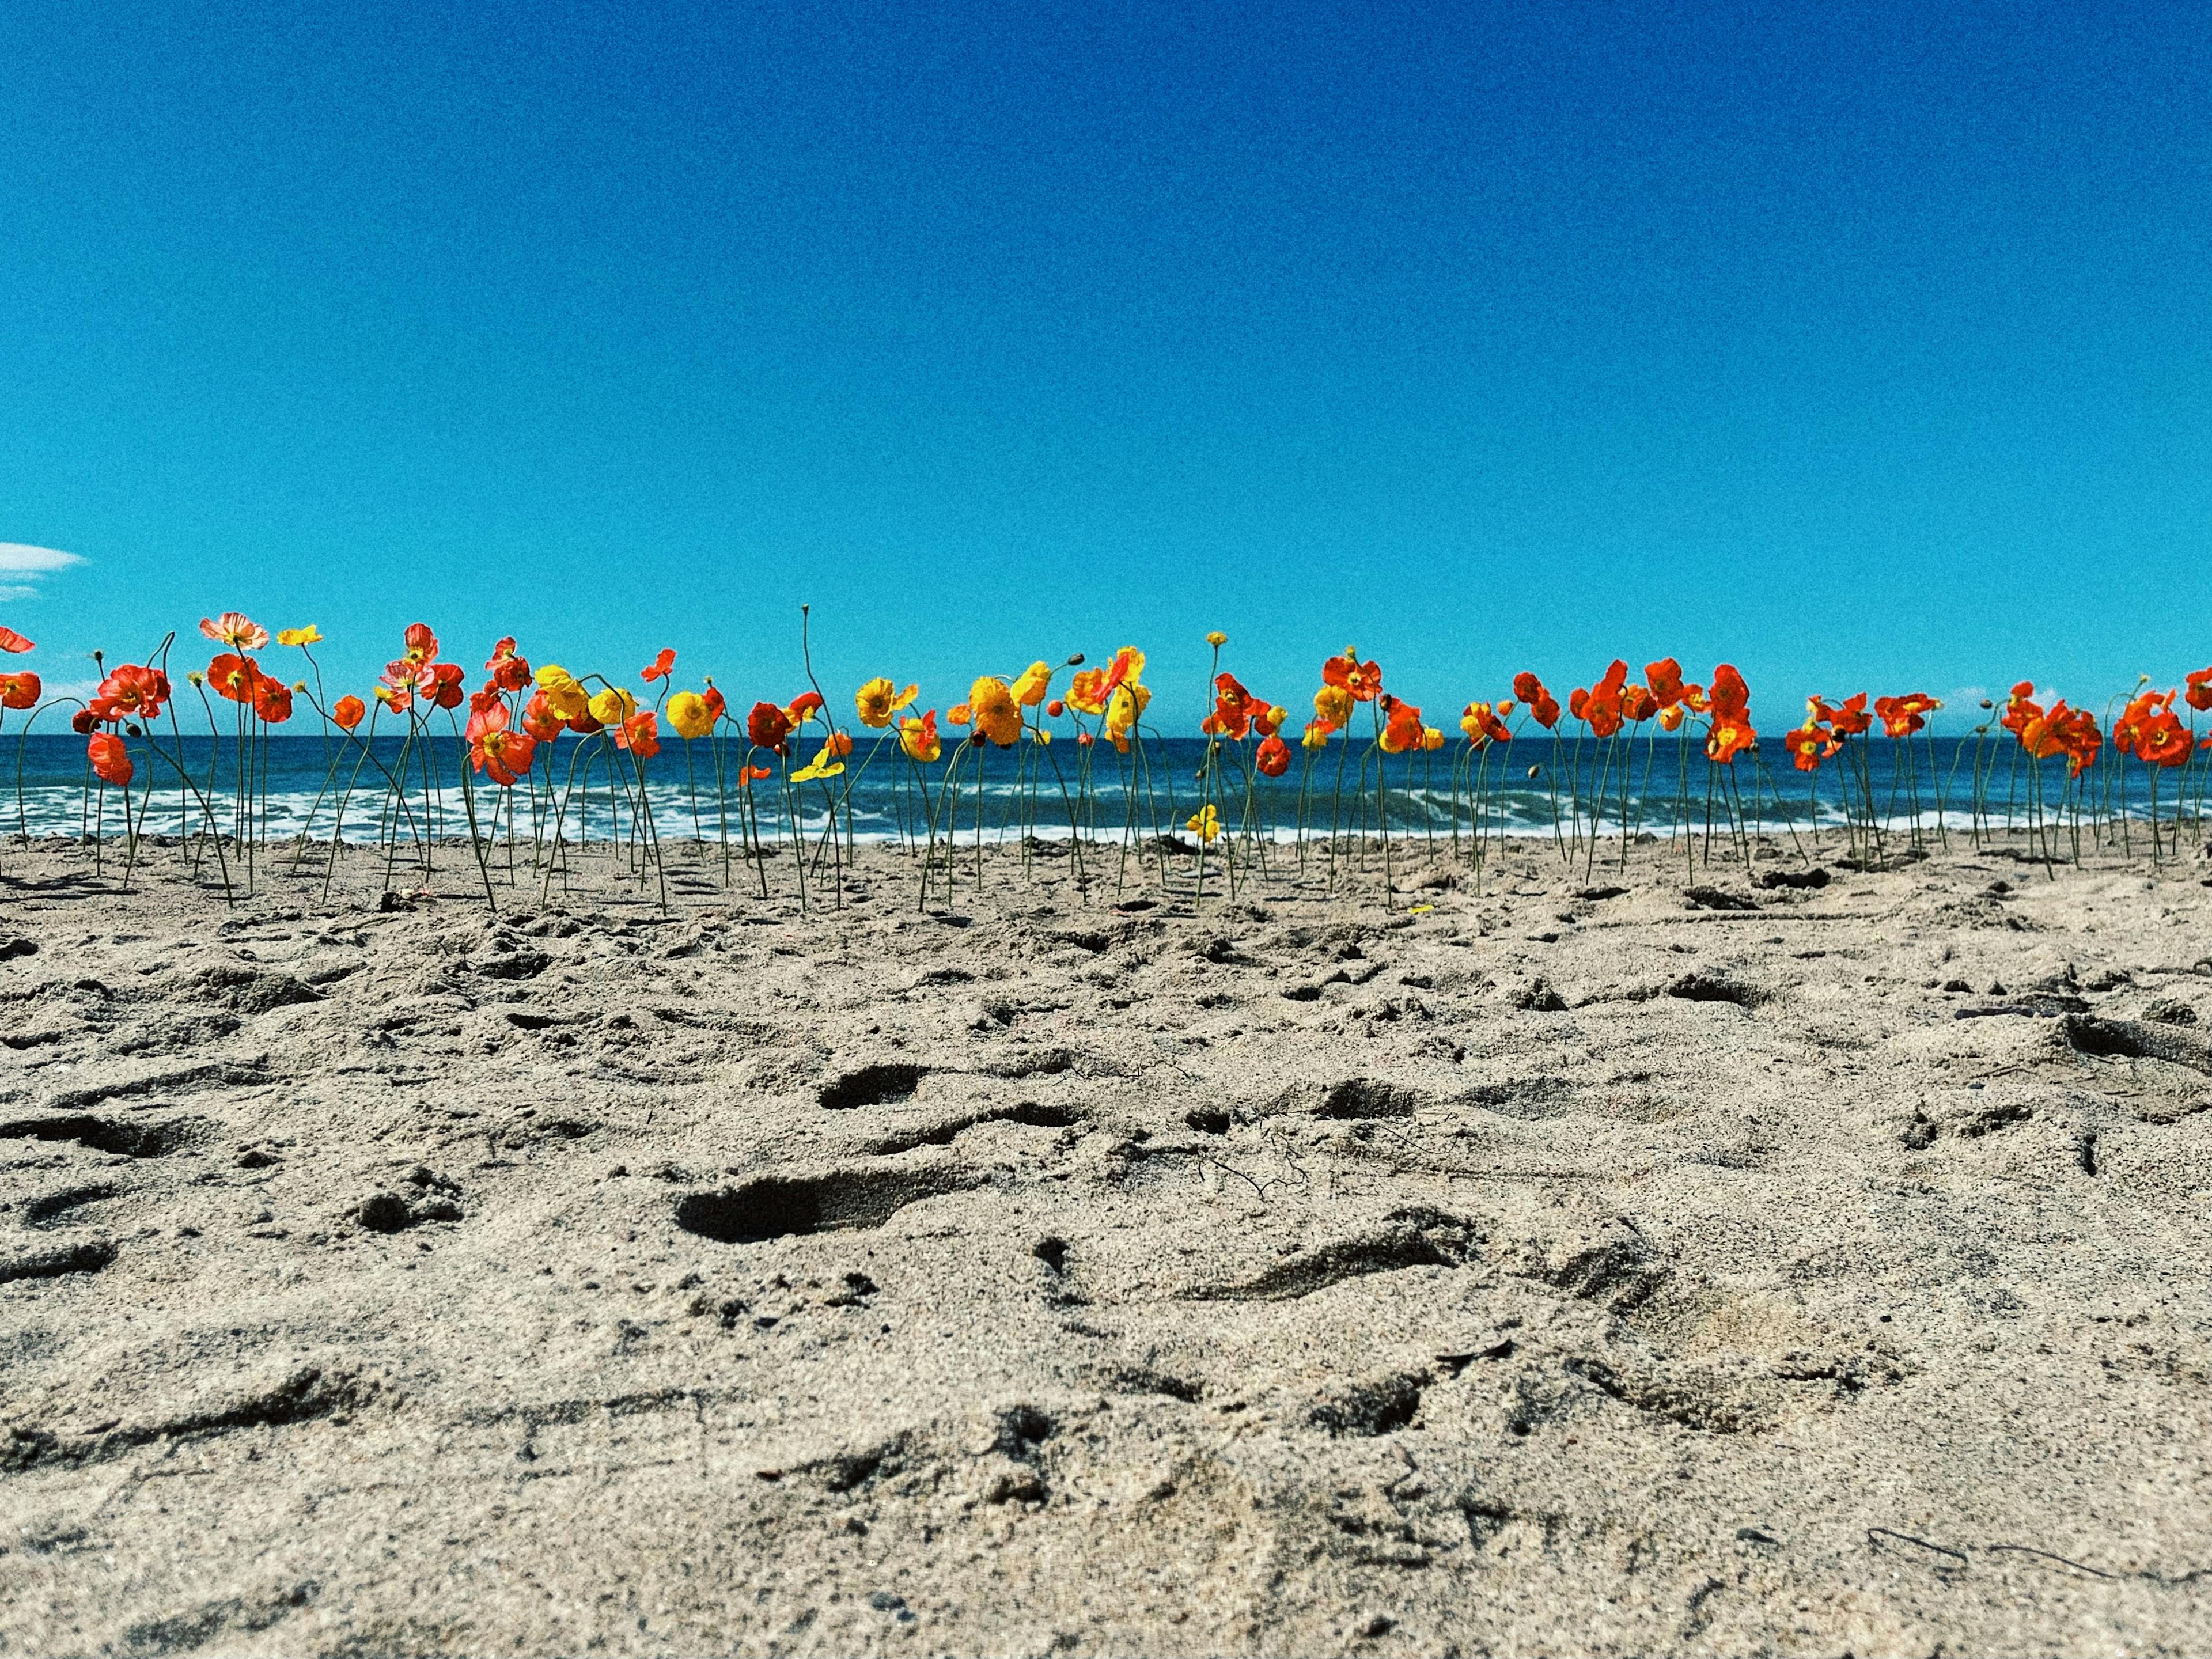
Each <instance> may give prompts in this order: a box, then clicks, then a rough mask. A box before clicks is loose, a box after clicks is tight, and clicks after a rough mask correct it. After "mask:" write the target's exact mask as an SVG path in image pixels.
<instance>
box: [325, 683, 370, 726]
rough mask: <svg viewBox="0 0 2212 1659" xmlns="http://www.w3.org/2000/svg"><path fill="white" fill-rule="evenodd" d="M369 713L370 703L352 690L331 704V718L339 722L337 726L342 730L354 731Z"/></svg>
mask: <svg viewBox="0 0 2212 1659" xmlns="http://www.w3.org/2000/svg"><path fill="white" fill-rule="evenodd" d="M367 714H368V704H367V703H365V702H362V700H361V699H360V698H359V697H356V696H354V695H353V694H352V693H351V692H348V693H347V694H346V695H345V696H343V697H340V698H339V699H338V700H337V702H335V703H333V704H331V719H332V720H335V721H337V728H338V730H339V731H341V732H350V731H352V730H353V729H354V727H355V726H359V725H360V724H361V723H362V719H363V718H364V717H366V716H367Z"/></svg>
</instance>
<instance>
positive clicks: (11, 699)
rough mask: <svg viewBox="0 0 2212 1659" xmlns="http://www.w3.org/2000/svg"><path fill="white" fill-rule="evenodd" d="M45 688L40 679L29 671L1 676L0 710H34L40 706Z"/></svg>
mask: <svg viewBox="0 0 2212 1659" xmlns="http://www.w3.org/2000/svg"><path fill="white" fill-rule="evenodd" d="M45 689H46V688H45V687H44V686H43V685H41V684H40V682H39V677H38V676H37V675H36V674H33V673H32V672H31V671H29V670H28V669H25V670H23V671H21V672H20V673H15V674H0V708H35V707H36V706H37V704H38V701H39V696H40V693H41V692H42V691H43V690H45Z"/></svg>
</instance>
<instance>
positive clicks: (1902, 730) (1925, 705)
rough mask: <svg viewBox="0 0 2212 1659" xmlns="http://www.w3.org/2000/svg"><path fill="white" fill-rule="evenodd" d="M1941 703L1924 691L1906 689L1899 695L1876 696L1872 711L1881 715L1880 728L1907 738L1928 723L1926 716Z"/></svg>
mask: <svg viewBox="0 0 2212 1659" xmlns="http://www.w3.org/2000/svg"><path fill="white" fill-rule="evenodd" d="M1942 706H1943V705H1942V702H1940V701H1938V700H1937V699H1936V698H1934V697H1931V696H1929V695H1928V694H1927V693H1926V692H1925V691H1908V692H1906V693H1905V696H1901V697H1876V698H1875V700H1874V712H1875V714H1879V715H1881V729H1882V730H1883V731H1884V732H1887V734H1888V735H1889V736H1891V737H1893V738H1909V737H1911V735H1912V734H1913V733H1914V732H1917V731H1919V730H1920V729H1921V728H1922V727H1923V726H1926V725H1927V724H1928V720H1927V716H1928V715H1929V714H1930V713H1931V712H1933V711H1934V710H1936V709H1938V708H1942Z"/></svg>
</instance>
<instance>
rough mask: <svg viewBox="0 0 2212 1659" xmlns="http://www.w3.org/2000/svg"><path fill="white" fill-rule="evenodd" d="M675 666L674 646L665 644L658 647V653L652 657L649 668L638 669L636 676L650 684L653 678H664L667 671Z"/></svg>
mask: <svg viewBox="0 0 2212 1659" xmlns="http://www.w3.org/2000/svg"><path fill="white" fill-rule="evenodd" d="M675 666H676V647H674V646H672V645H665V646H663V647H661V648H660V654H659V656H657V657H655V658H654V659H653V665H652V666H651V667H650V668H641V669H639V670H638V671H637V677H638V678H640V679H641V680H643V681H645V682H646V683H647V684H652V682H653V681H654V680H665V679H666V678H668V675H669V671H670V670H671V669H673V668H674V667H675Z"/></svg>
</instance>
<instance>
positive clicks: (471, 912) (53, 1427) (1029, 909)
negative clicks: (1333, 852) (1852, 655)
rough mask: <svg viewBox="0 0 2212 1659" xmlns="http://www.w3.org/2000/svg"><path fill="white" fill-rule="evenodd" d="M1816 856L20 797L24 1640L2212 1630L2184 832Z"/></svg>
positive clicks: (1370, 1639) (2195, 991)
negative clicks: (116, 836)
mask: <svg viewBox="0 0 2212 1659" xmlns="http://www.w3.org/2000/svg"><path fill="white" fill-rule="evenodd" d="M1781 851H1786V848H1785V849H1781ZM1781 851H1778V853H1777V854H1776V856H1775V857H1774V858H1773V859H1772V860H1771V861H1766V862H1763V863H1762V864H1761V866H1759V869H1760V872H1762V873H1765V872H1772V871H1787V872H1790V873H1791V874H1792V875H1793V877H1794V878H1796V879H1798V880H1802V881H1817V882H1818V883H1819V884H1807V885H1788V884H1776V885H1760V884H1756V882H1755V881H1754V880H1753V879H1751V878H1747V877H1746V876H1745V875H1744V874H1743V873H1742V872H1730V871H1729V870H1728V869H1726V868H1717V869H1715V870H1713V871H1711V872H1705V871H1700V872H1699V876H1698V878H1697V879H1696V882H1695V884H1694V887H1693V888H1692V889H1691V890H1687V891H1686V887H1690V884H1688V883H1687V882H1686V878H1685V877H1684V876H1683V874H1682V872H1681V871H1680V867H1679V866H1678V865H1675V864H1674V863H1673V862H1671V861H1670V860H1669V859H1668V855H1667V852H1666V849H1665V848H1637V849H1635V856H1634V859H1633V860H1632V863H1631V865H1630V866H1629V868H1628V870H1627V871H1626V873H1625V874H1623V873H1621V872H1619V871H1618V870H1617V869H1615V870H1613V871H1611V872H1608V869H1607V866H1608V865H1609V864H1611V863H1612V861H1613V860H1612V858H1611V855H1610V852H1609V850H1608V851H1607V854H1605V855H1602V856H1601V858H1600V859H1599V860H1598V862H1597V866H1596V868H1595V871H1593V872H1585V871H1584V870H1583V869H1582V868H1579V867H1578V868H1577V869H1576V870H1575V871H1573V872H1567V871H1565V870H1564V869H1563V868H1562V866H1561V865H1560V862H1559V859H1558V857H1557V855H1556V854H1554V853H1553V851H1552V849H1551V848H1549V846H1548V845H1547V844H1544V843H1541V842H1529V843H1526V844H1522V845H1517V846H1516V847H1515V848H1512V849H1511V850H1510V852H1509V853H1508V854H1505V855H1504V856H1503V857H1501V858H1496V859H1493V860H1492V861H1491V864H1490V866H1489V868H1488V870H1487V871H1486V874H1485V878H1484V882H1483V885H1482V890H1481V891H1480V894H1479V895H1478V894H1477V893H1476V891H1475V890H1474V884H1473V883H1472V881H1471V879H1470V878H1469V875H1468V872H1467V871H1466V870H1465V869H1464V868H1460V869H1456V870H1454V869H1451V868H1449V867H1448V866H1447V865H1445V864H1444V863H1443V861H1441V860H1438V861H1436V862H1427V861H1425V860H1422V859H1420V858H1419V857H1416V858H1415V859H1414V860H1412V861H1411V863H1410V865H1407V864H1401V866H1399V868H1398V872H1397V873H1398V875H1399V878H1400V884H1401V888H1402V889H1403V890H1401V892H1399V893H1398V894H1397V895H1396V896H1395V902H1393V903H1390V904H1388V905H1386V903H1385V902H1384V900H1385V894H1384V892H1383V888H1382V884H1381V876H1380V867H1379V865H1376V863H1374V862H1373V861H1372V860H1370V863H1369V865H1368V867H1367V868H1366V869H1365V870H1364V871H1354V870H1352V868H1351V867H1350V866H1349V865H1348V864H1347V865H1346V867H1345V868H1344V869H1342V870H1340V877H1339V880H1338V884H1337V887H1338V890H1337V892H1336V894H1335V896H1330V895H1329V894H1328V891H1327V890H1326V885H1325V884H1324V883H1322V881H1321V880H1320V879H1319V877H1318V875H1317V874H1316V873H1311V872H1310V874H1309V876H1308V877H1307V878H1305V879H1304V880H1303V881H1301V880H1300V879H1298V878H1297V876H1296V873H1295V864H1294V858H1293V857H1291V855H1288V854H1285V852H1284V850H1283V849H1277V850H1276V853H1275V854H1274V856H1275V859H1276V865H1277V867H1276V870H1275V871H1274V872H1273V875H1272V877H1271V878H1270V879H1268V880H1267V881H1265V882H1254V883H1249V884H1246V885H1245V886H1244V887H1243V890H1242V891H1241V892H1240V893H1239V895H1238V896H1237V897H1236V898H1235V899H1234V900H1231V898H1230V897H1229V896H1227V895H1226V893H1225V892H1224V893H1222V894H1220V895H1219V896H1214V897H1211V898H1209V900H1208V902H1207V903H1206V906H1205V907H1204V908H1203V909H1202V911H1201V912H1200V913H1199V914H1197V915H1193V914H1191V912H1190V908H1189V906H1188V902H1187V899H1186V900H1185V901H1183V902H1171V901H1170V900H1169V899H1167V898H1166V897H1164V896H1163V895H1162V893H1161V892H1160V891H1159V890H1158V888H1157V886H1155V887H1152V888H1148V889H1146V890H1144V892H1143V894H1142V896H1138V895H1137V892H1136V890H1135V889H1131V890H1130V893H1129V896H1131V897H1132V898H1133V900H1134V902H1132V903H1127V904H1124V905H1122V906H1120V907H1118V908H1117V907H1116V905H1115V903H1114V902H1113V892H1112V888H1111V884H1110V879H1109V882H1108V883H1107V884H1105V885H1103V887H1101V886H1094V887H1093V888H1092V890H1091V891H1090V892H1088V893H1087V894H1085V893H1079V891H1077V890H1076V888H1075V886H1074V884H1073V881H1072V880H1071V878H1070V872H1069V867H1068V860H1066V859H1065V858H1064V857H1060V856H1054V855H1052V854H1048V853H1040V854H1038V855H1037V856H1036V857H1035V858H1033V859H1032V860H1031V861H1030V868H1029V870H1028V871H1027V872H1026V873H1025V872H1024V871H1023V869H1022V868H1021V867H1020V860H1019V857H1018V852H1017V851H1016V850H1015V849H1012V848H1004V849H994V850H991V851H988V852H987V854H986V856H985V860H984V862H985V866H986V869H985V874H986V882H985V885H984V888H983V890H982V891H981V893H980V894H979V892H978V891H977V890H976V888H975V884H974V882H973V880H972V874H973V870H972V866H970V865H968V864H966V863H964V862H963V871H962V879H961V882H960V884H959V885H957V887H956V888H955V889H954V890H953V892H952V893H951V896H950V898H949V901H948V902H946V903H945V905H944V906H943V907H942V908H939V907H937V906H935V905H934V904H933V913H931V914H924V913H922V912H921V911H920V910H918V908H917V907H916V903H915V878H914V875H913V866H912V864H911V863H910V861H909V860H907V859H906V858H904V857H903V856H902V855H901V854H897V853H896V852H893V851H890V850H887V849H884V848H863V849H862V852H861V856H860V862H859V865H858V866H857V868H856V869H855V870H854V872H852V879H851V881H850V884H849V887H848V891H847V893H846V896H845V902H844V905H843V908H842V909H837V908H831V907H830V906H829V905H828V904H826V903H824V902H822V896H821V895H819V894H817V896H816V900H815V902H813V903H811V905H810V907H809V908H808V910H807V912H806V914H805V915H801V914H800V913H799V908H798V906H797V904H796V903H795V902H791V901H790V900H788V899H786V898H777V899H773V900H769V901H763V900H762V899H761V898H760V897H759V896H758V894H757V889H756V890H754V892H753V893H752V895H751V896H747V894H746V892H745V891H744V889H743V888H742V887H740V888H738V889H737V890H733V891H727V892H726V891H724V890H721V888H720V885H719V882H718V878H717V876H716V874H715V873H714V872H711V871H706V870H695V869H693V868H692V867H691V866H690V864H689V863H687V861H686V860H687V857H688V856H689V855H687V854H684V852H683V851H682V850H681V849H671V862H672V864H673V865H675V866H677V867H678V869H679V871H680V872H682V873H681V874H680V877H679V879H678V882H677V884H676V887H677V890H676V891H675V893H674V894H673V896H672V908H671V909H670V910H669V911H667V912H664V911H663V909H662V908H660V907H659V905H658V904H657V903H655V902H653V900H652V898H651V897H650V896H641V895H639V894H638V893H637V892H635V890H614V889H612V888H608V887H604V886H603V887H600V888H596V889H592V890H579V891H574V892H571V893H568V894H567V895H565V896H564V895H561V894H559V893H557V892H556V894H555V895H554V900H553V902H550V903H546V904H541V903H540V902H538V896H537V894H536V893H534V892H510V891H507V890H502V891H501V908H500V910H499V912H498V914H496V915H492V914H488V913H487V911H486V909H485V907H484V904H483V899H482V894H481V892H477V893H475V894H474V895H473V896H472V894H471V885H470V883H471V880H472V879H473V877H474V872H473V869H472V868H471V867H467V866H465V863H464V855H463V854H459V853H458V852H455V853H453V854H449V855H447V856H446V861H445V863H444V864H443V865H442V866H441V868H440V870H439V871H438V872H437V874H436V876H435V878H434V880H433V881H432V883H431V884H430V887H429V890H428V892H427V893H423V892H421V891H417V890H415V889H417V888H419V886H420V884H419V883H415V882H408V883H404V884H402V885H401V889H400V890H398V891H395V892H394V893H392V895H390V896H386V895H385V893H384V891H383V884H382V882H381V880H380V873H381V872H380V869H379V868H378V867H376V866H375V865H374V860H373V859H372V858H371V857H369V856H368V855H367V854H353V855H350V860H349V863H348V864H347V866H345V869H344V872H343V877H344V878H343V880H342V882H341V884H340V890H339V891H337V893H336V894H335V895H334V896H333V898H332V900H331V902H329V903H327V904H325V902H322V898H321V894H320V890H319V881H317V880H315V879H312V878H305V877H302V878H289V877H286V876H284V875H283V874H282V873H281V872H280V873H278V874H277V875H276V876H275V877H274V878H270V879H269V880H267V881H266V882H265V886H266V889H267V890H264V892H263V893H261V894H260V895H258V896H254V897H252V898H251V899H246V900H243V901H241V902H239V903H238V904H236V905H235V906H234V907H229V908H227V907H226V906H225V904H224V903H223V902H222V895H221V893H220V891H219V890H209V889H208V888H207V887H206V886H204V885H201V886H194V885H192V884H190V883H189V882H187V881H185V880H184V879H182V878H180V876H179V872H178V871H177V870H176V868H175V860H176V859H177V856H178V855H177V854H175V852H173V851H161V850H156V851H155V852H153V853H152V854H150V855H149V862H148V863H146V864H145V865H144V866H142V868H141V869H140V871H139V872H138V877H137V882H136V883H135V890H133V891H131V892H130V893H127V894H123V893H118V892H117V891H115V890H114V883H113V879H112V877H113V873H114V868H113V866H112V862H111V863H110V865H109V867H108V871H107V874H106V878H104V879H103V880H102V881H100V882H99V883H94V881H92V880H91V879H90V876H91V871H90V860H89V856H88V854H87V853H85V852H84V851H82V850H81V849H77V848H70V847H66V846H64V844H62V843H61V842H33V843H29V844H26V843H24V842H21V841H20V840H19V841H16V842H13V843H12V844H9V845H7V846H5V847H0V881H4V888H0V895H3V896H0V1042H4V1044H5V1047H4V1048H0V1088H4V1091H5V1100H4V1103H0V1119H4V1121H0V1160H4V1175H0V1356H3V1357H4V1358H0V1364H4V1370H0V1414H4V1419H5V1430H6V1435H5V1439H4V1443H0V1445H4V1449H0V1457H4V1463H0V1652H7V1653H30V1654H56V1653H115V1654H137V1653H153V1652H181V1651H205V1652H210V1653H214V1652H221V1653H241V1654H256V1653H269V1654H276V1653H284V1654H303V1653H362V1654H381V1653H484V1652H494V1651H500V1652H520V1653H578V1652H585V1651H594V1652H599V1651H605V1652H623V1653H632V1652H634V1653H687V1654H689V1653H720V1652H732V1653H744V1654H763V1655H766V1654H813V1653H821V1654H836V1653H854V1652H869V1653H876V1652H883V1653H894V1654H903V1653H915V1654H924V1653H976V1654H1043V1653H1053V1652H1064V1653H1077V1654H1086V1653H1102V1654H1105V1653H1113V1654H1134V1653H1148V1654H1206V1653H1222V1652H1234V1653H1245V1652H1252V1653H1337V1652H1354V1653H1374V1654H1393V1653H1404V1654H1409V1655H1410V1654H1452V1653H1458V1654H1467V1655H1473V1654H1479V1653H1499V1654H1504V1653H1603V1654H1613V1653H1706V1652H1715V1653H1724V1652H1748V1651H1765V1652H1778V1653H1808V1654H1814V1653H1818V1654H1834V1653H1838V1652H1844V1651H1849V1652H1852V1653H1857V1654H1859V1655H1868V1654H1907V1653H1932V1652H1938V1651H1942V1652H1958V1651H1962V1650H1964V1651H1993V1650H2002V1651H2006V1652H2014V1653H2100V1654H2103V1653H2112V1654H2123V1653H2125V1654H2134V1653H2182V1652H2190V1651H2195V1652H2202V1651H2203V1650H2206V1649H2207V1648H2208V1647H2212V1313H2208V1309H2212V1300H2208V1288H2212V1286H2208V1278H2212V1267H2208V1262H2212V1215H2209V1214H2208V1210H2207V1195H2208V1189H2212V1111H2207V1110H2206V1108H2208V1107H2212V885H2208V884H2207V879H2206V878H2207V877H2208V876H2212V869H2208V866H2207V865H2206V864H2205V862H2204V861H2203V859H2202V858H2198V859H2197V860H2194V861H2189V862H2185V863H2183V864H2180V865H2179V866H2169V867H2168V868H2167V869H2166V871H2164V872H2160V873H2158V874H2156V875H2154V874H2153V873H2152V872H2150V871H2149V869H2148V865H2147V862H2146V861H2145V860H2142V859H2140V858H2138V859H2137V860H2136V861H2135V862H2134V863H2132V864H2130V865H2127V866H2121V865H2118V863H2115V864H2113V865H2112V866H2109V867H2100V866H2097V865H2095V864H2093V863H2092V864H2091V865H2090V866H2088V867H2085V868H2082V869H2079V870H2075V869H2069V868H2065V867H2063V866H2062V867H2060V868H2059V869H2058V870H2057V872H2056V875H2055V878H2054V877H2052V876H2051V875H2049V874H2046V872H2045V870H2044V869H2043V867H2042V866H2040V865H2033V864H2030V863H2027V862H2025V861H2023V860H2018V859H2016V858H2015V857H2012V856H2009V855H2006V854H1979V855H1977V854H1972V852H1970V851H1967V850H1964V849H1961V848H1954V849H1952V850H1950V851H1948V852H1937V853H1936V854H1934V855H1933V856H1930V857H1929V858H1928V859H1926V860H1924V861H1922V862H1918V863H1916V864H1912V865H1910V866H1905V867H1903V868H1899V869H1895V870H1890V871H1885V872H1872V873H1867V872H1857V871H1854V870H1851V869H1849V868H1846V867H1844V866H1842V865H1840V864H1838V863H1837V862H1835V861H1833V860H1832V857H1831V859H1830V860H1828V861H1826V862H1824V863H1823V864H1822V865H1821V866H1820V870H1821V872H1822V874H1821V875H1820V876H1818V877H1811V876H1808V875H1807V874H1806V873H1805V868H1806V866H1804V865H1803V864H1802V862H1801V861H1798V860H1792V859H1789V858H1786V857H1784V856H1782V855H1781ZM1769 879H1771V876H1770V877H1769Z"/></svg>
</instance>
